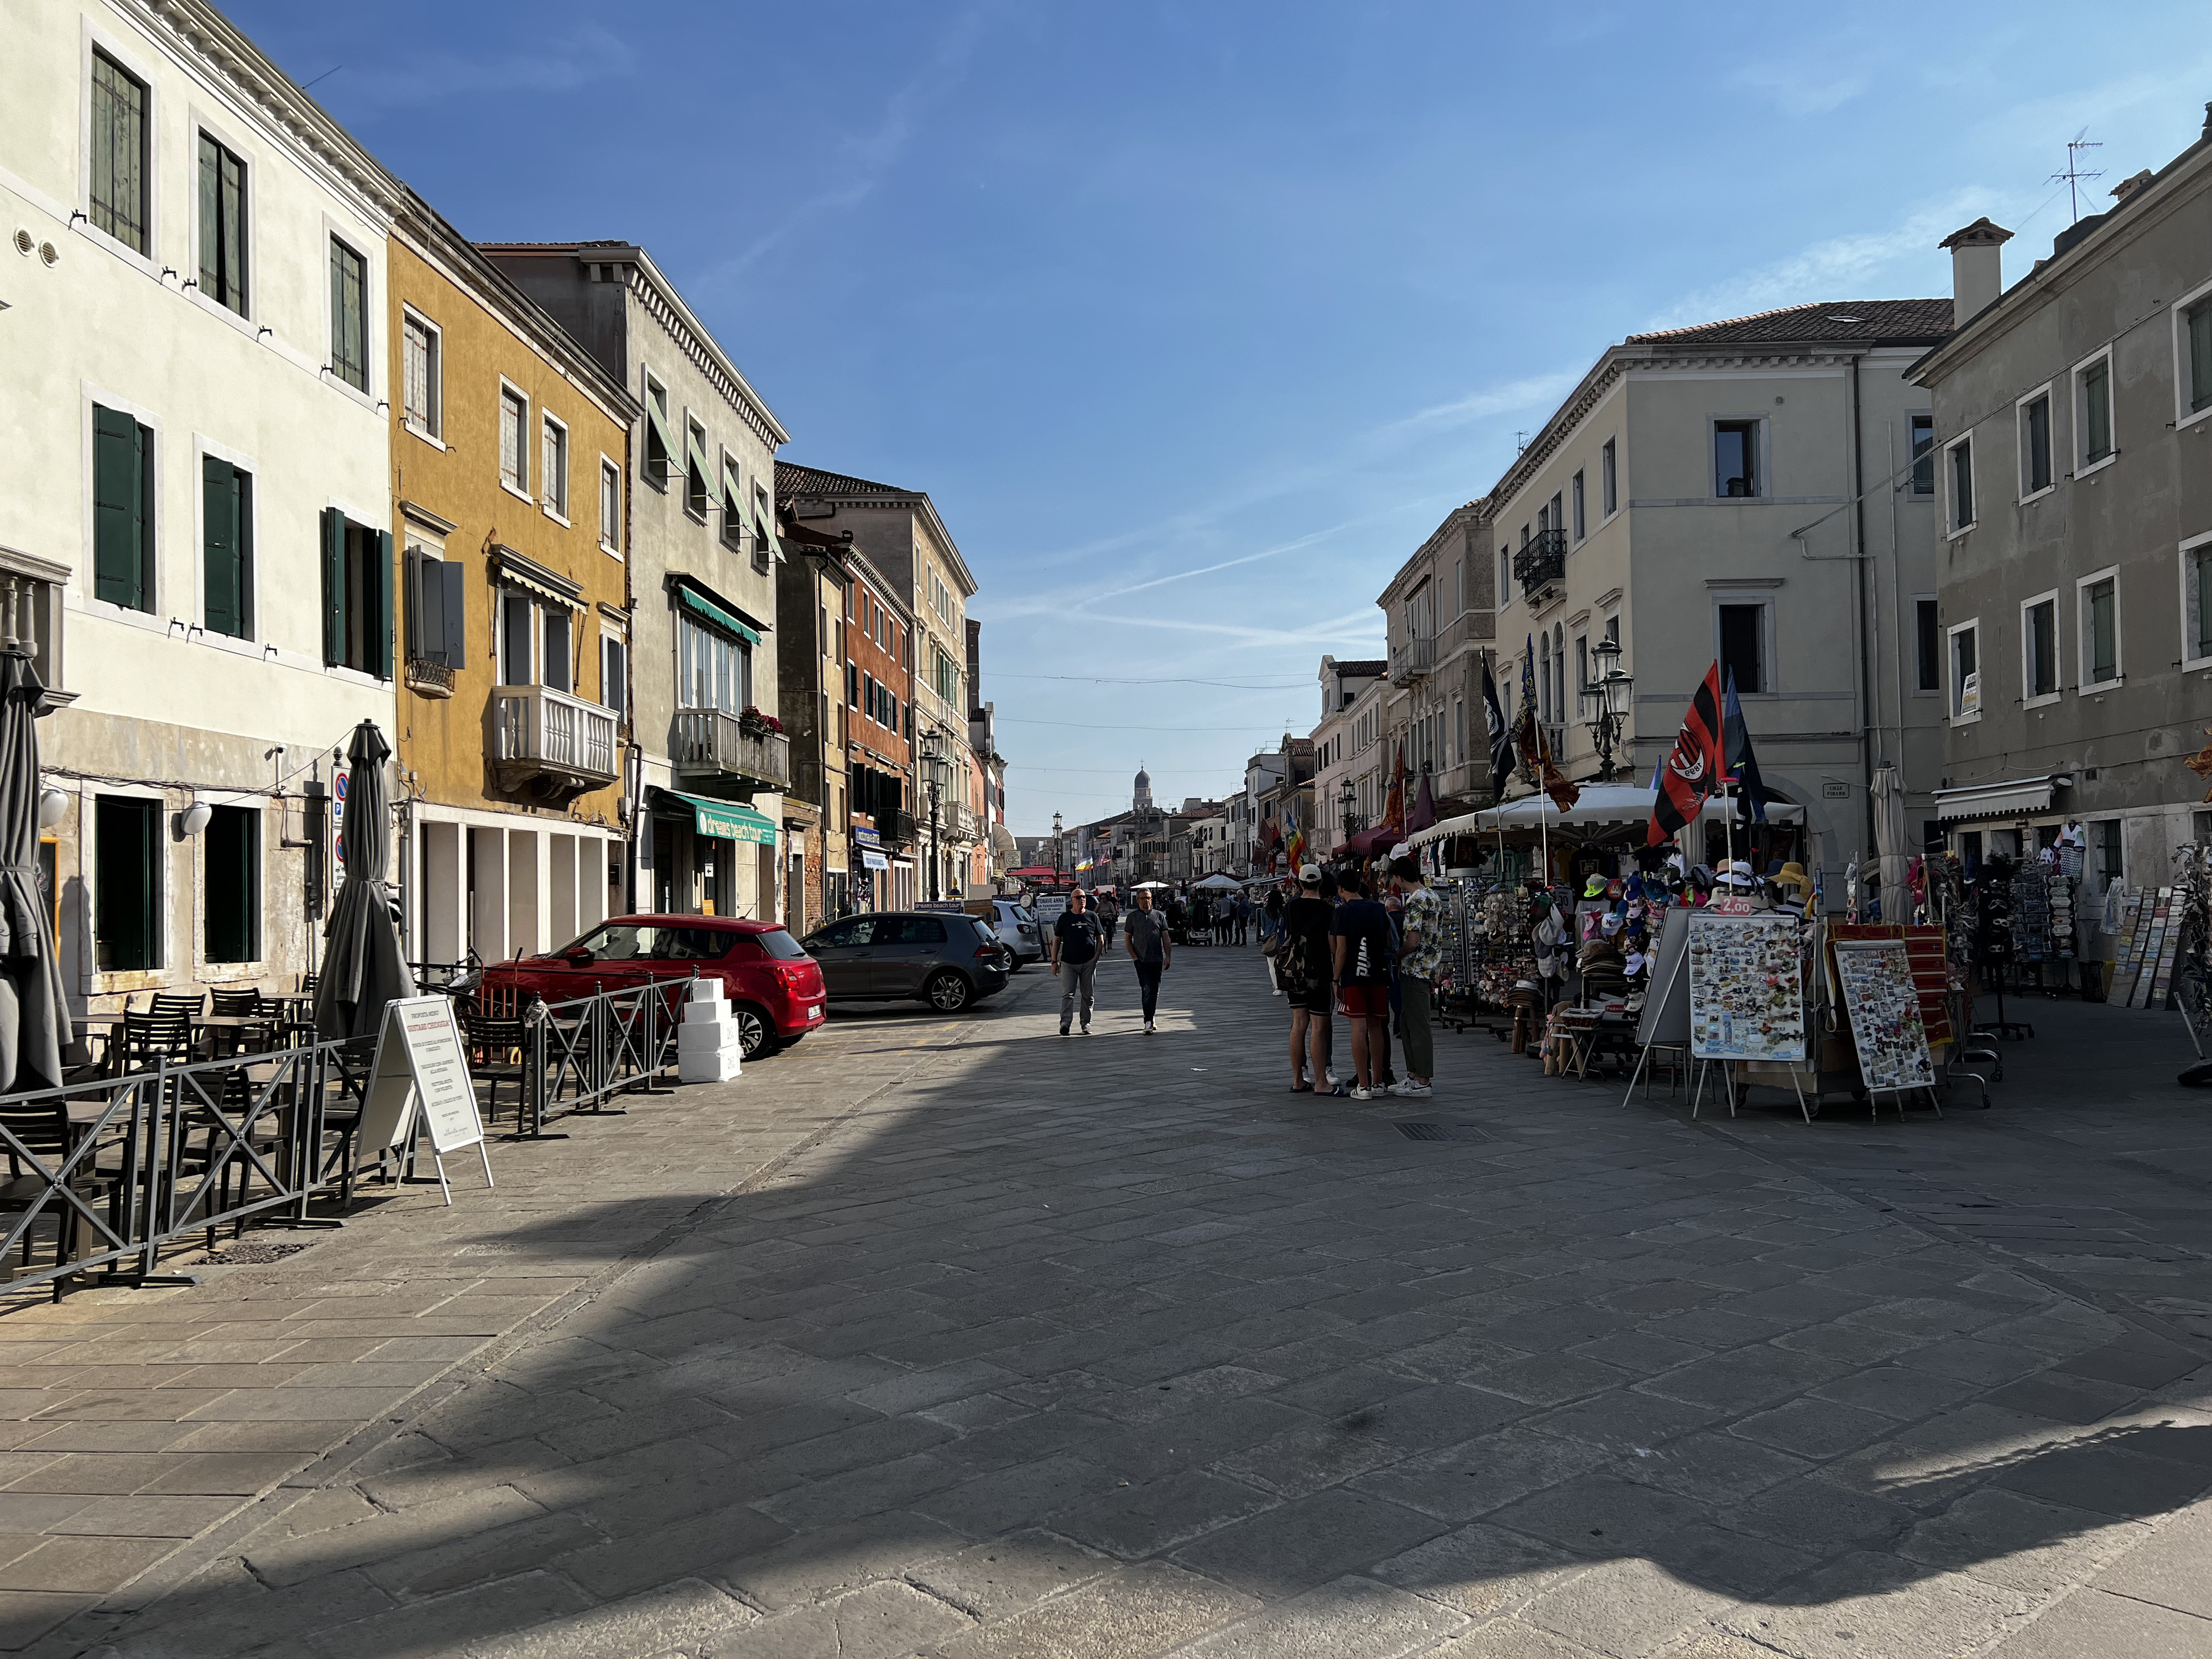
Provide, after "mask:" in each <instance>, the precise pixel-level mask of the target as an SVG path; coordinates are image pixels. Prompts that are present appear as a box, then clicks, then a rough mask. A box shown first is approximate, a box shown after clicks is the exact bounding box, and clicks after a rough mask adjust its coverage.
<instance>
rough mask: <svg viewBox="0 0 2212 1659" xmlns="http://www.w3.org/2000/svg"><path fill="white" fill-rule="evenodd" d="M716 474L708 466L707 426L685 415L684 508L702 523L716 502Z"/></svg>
mask: <svg viewBox="0 0 2212 1659" xmlns="http://www.w3.org/2000/svg"><path fill="white" fill-rule="evenodd" d="M713 502H714V475H713V474H712V473H711V472H710V471H708V468H707V428H705V427H703V426H702V425H700V424H699V422H696V421H695V420H693V419H692V418H691V417H690V416H688V415H687V416H684V511H685V512H686V513H690V515H691V516H692V517H693V518H695V519H696V520H699V521H700V522H701V523H702V524H704V523H705V522H706V520H707V509H708V507H709V506H711V505H712V504H713Z"/></svg>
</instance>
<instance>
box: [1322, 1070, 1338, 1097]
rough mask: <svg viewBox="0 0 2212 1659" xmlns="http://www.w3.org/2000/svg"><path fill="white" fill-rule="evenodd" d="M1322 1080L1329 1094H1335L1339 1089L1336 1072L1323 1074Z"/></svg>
mask: <svg viewBox="0 0 2212 1659" xmlns="http://www.w3.org/2000/svg"><path fill="white" fill-rule="evenodd" d="M1321 1078H1322V1086H1323V1088H1324V1090H1325V1091H1327V1092H1328V1093H1329V1094H1334V1093H1335V1092H1336V1087H1337V1082H1336V1073H1334V1072H1323V1073H1322V1074H1321Z"/></svg>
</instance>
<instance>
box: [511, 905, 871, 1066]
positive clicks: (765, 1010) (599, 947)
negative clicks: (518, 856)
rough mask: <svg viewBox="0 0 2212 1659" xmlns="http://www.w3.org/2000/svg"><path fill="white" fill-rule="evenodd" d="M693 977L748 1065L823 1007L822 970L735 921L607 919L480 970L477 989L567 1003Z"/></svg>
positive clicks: (753, 925)
mask: <svg viewBox="0 0 2212 1659" xmlns="http://www.w3.org/2000/svg"><path fill="white" fill-rule="evenodd" d="M695 972H696V974H697V975H698V976H699V977H700V978H701V979H719V980H720V981H722V984H723V987H725V989H724V994H726V996H727V997H728V998H729V999H730V1002H731V1004H732V1008H731V1012H732V1014H733V1015H734V1016H735V1017H736V1019H737V1022H738V1037H739V1039H740V1041H741V1042H743V1044H744V1057H745V1058H746V1059H747V1060H755V1059H757V1058H759V1057H760V1056H761V1055H762V1054H766V1053H768V1052H769V1050H770V1049H772V1048H783V1047H787V1046H788V1045H790V1044H792V1043H793V1042H798V1041H799V1038H801V1037H803V1036H805V1035H806V1034H807V1033H808V1032H809V1031H811V1030H814V1029H815V1028H816V1027H817V1026H818V1025H820V1024H822V1021H823V1008H824V1006H826V1005H827V1004H828V1002H829V997H828V995H827V994H826V993H825V992H824V991H823V987H822V969H821V968H820V967H819V966H818V965H817V963H815V960H814V958H813V957H810V956H808V955H807V954H806V952H805V951H802V950H800V949H799V941H798V940H797V939H793V938H792V936H791V933H790V931H789V930H788V929H787V928H786V927H784V926H783V925H782V924H781V922H774V921H746V920H744V918H742V917H738V916H614V917H611V918H609V919H608V920H607V921H603V922H601V923H600V924H599V926H598V927H594V928H592V931H591V932H590V933H586V934H585V935H584V936H583V937H582V938H581V939H578V940H577V941H576V942H575V943H574V944H573V945H563V946H562V948H561V949H559V950H558V951H555V952H553V954H552V955H551V956H547V957H521V958H520V959H519V960H517V961H513V962H502V963H500V964H499V965H498V966H497V967H495V968H489V969H485V971H484V984H485V987H487V988H495V987H507V986H513V987H516V988H518V989H520V991H522V992H524V993H525V994H530V995H536V996H540V997H543V998H544V999H545V1000H546V1001H548V1002H566V1001H568V1000H570V999H572V998H575V997H587V996H590V995H591V994H592V993H593V992H594V991H624V990H628V989H629V988H630V987H632V986H635V985H643V984H646V983H648V982H649V981H653V980H678V981H680V980H688V979H690V977H691V976H692V975H693V974H694V973H695Z"/></svg>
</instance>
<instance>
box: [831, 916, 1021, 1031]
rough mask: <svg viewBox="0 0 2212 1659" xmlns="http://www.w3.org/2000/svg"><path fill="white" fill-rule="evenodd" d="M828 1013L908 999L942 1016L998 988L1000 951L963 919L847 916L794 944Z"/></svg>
mask: <svg viewBox="0 0 2212 1659" xmlns="http://www.w3.org/2000/svg"><path fill="white" fill-rule="evenodd" d="M802 943H803V944H804V945H805V948H806V953H807V954H808V955H809V956H811V957H813V958H814V959H815V961H817V963H821V964H822V980H823V985H824V987H826V988H827V989H828V991H829V1001H830V1003H831V1005H832V1006H836V1004H838V1003H841V1002H890V1001H897V1000H907V999H911V1000H916V1001H921V1002H927V1004H929V1006H931V1007H933V1008H935V1009H937V1010H938V1011H939V1012H942V1013H947V1014H957V1013H958V1012H960V1011H961V1010H962V1009H963V1008H965V1007H967V1006H969V1004H970V1003H972V1002H975V1001H977V1000H980V999H981V998H983V997H987V996H990V995H991V994H994V993H995V992H998V991H1003V990H1004V989H1006V948H1005V947H1004V946H1003V945H1000V943H999V940H998V936H997V935H996V934H995V933H994V932H993V931H992V930H991V928H990V927H989V925H988V924H987V923H985V922H981V921H977V920H976V919H975V917H973V916H969V915H951V914H939V915H925V914H923V913H921V912H920V911H915V910H887V911H882V912H878V913H876V914H874V915H861V916H847V917H845V918H843V919H842V921H833V922H830V923H829V924H828V925H827V926H826V927H820V928H817V929H816V930H815V931H814V932H813V933H809V934H808V935H807V936H806V938H805V939H804V940H803V941H802Z"/></svg>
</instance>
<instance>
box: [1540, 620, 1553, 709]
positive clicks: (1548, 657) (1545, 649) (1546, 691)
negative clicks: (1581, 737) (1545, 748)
mask: <svg viewBox="0 0 2212 1659" xmlns="http://www.w3.org/2000/svg"><path fill="white" fill-rule="evenodd" d="M1536 718H1537V719H1538V720H1540V721H1541V722H1542V723H1543V724H1544V725H1546V726H1549V725H1550V724H1551V723H1552V636H1551V635H1549V634H1547V635H1544V637H1543V638H1542V639H1541V641H1538V643H1537V646H1536Z"/></svg>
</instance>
